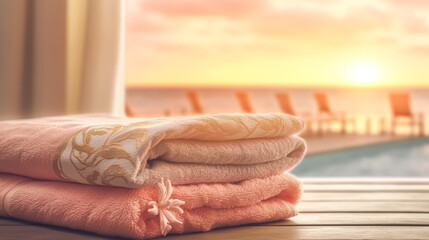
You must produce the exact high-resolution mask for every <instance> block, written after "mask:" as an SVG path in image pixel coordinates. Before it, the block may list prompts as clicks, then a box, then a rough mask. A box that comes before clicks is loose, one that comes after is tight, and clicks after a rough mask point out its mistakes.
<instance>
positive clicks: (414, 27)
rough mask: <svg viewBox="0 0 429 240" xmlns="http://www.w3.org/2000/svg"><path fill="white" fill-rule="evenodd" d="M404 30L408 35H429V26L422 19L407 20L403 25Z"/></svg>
mask: <svg viewBox="0 0 429 240" xmlns="http://www.w3.org/2000/svg"><path fill="white" fill-rule="evenodd" d="M403 28H404V31H405V32H406V33H410V34H428V33H429V25H428V23H427V22H426V21H425V20H424V19H421V18H417V17H410V18H407V19H406V20H405V21H404V23H403Z"/></svg>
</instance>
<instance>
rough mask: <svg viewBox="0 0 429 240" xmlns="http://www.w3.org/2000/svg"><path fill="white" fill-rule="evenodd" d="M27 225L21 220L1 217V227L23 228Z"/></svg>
mask: <svg viewBox="0 0 429 240" xmlns="http://www.w3.org/2000/svg"><path fill="white" fill-rule="evenodd" d="M26 224H27V223H26V222H23V221H20V220H16V219H12V218H4V217H0V226H22V225H26Z"/></svg>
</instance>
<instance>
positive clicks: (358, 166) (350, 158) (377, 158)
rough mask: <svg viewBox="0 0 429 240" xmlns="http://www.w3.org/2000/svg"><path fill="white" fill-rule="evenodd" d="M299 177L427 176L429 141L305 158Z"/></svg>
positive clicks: (372, 146) (396, 142)
mask: <svg viewBox="0 0 429 240" xmlns="http://www.w3.org/2000/svg"><path fill="white" fill-rule="evenodd" d="M292 173H293V174H295V175H296V176H299V177H429V138H427V137H426V138H416V139H411V140H402V141H394V142H390V143H383V144H376V145H371V146H366V147H359V148H355V149H349V150H341V151H334V152H328V153H321V154H313V155H309V156H306V157H305V158H304V159H303V161H302V162H301V164H299V165H298V166H297V167H296V168H294V169H293V170H292Z"/></svg>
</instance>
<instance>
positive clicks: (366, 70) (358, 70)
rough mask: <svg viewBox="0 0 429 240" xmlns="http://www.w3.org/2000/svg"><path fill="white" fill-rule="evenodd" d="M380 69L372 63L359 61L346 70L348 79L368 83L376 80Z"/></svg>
mask: <svg viewBox="0 0 429 240" xmlns="http://www.w3.org/2000/svg"><path fill="white" fill-rule="evenodd" d="M379 78H380V71H379V70H378V68H377V67H375V66H374V65H371V64H368V63H360V64H357V65H355V66H353V67H351V68H350V69H349V71H348V79H349V80H350V81H352V82H354V83H358V84H370V83H374V82H376V81H378V80H379Z"/></svg>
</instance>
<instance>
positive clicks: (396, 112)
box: [389, 93, 425, 135]
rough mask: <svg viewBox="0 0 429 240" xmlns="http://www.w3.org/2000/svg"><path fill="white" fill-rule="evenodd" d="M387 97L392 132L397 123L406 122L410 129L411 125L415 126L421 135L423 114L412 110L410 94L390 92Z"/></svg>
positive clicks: (422, 131) (422, 132) (411, 128)
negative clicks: (390, 111) (390, 112)
mask: <svg viewBox="0 0 429 240" xmlns="http://www.w3.org/2000/svg"><path fill="white" fill-rule="evenodd" d="M389 99H390V107H391V110H392V126H391V127H392V129H391V131H392V133H395V132H396V126H397V125H399V124H407V125H409V126H410V130H411V131H412V130H413V126H415V127H417V128H418V133H419V135H423V134H424V132H425V130H424V115H423V114H422V113H417V114H414V113H413V112H412V110H411V101H410V95H409V94H408V93H392V94H390V95H389ZM402 120H405V121H402Z"/></svg>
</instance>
